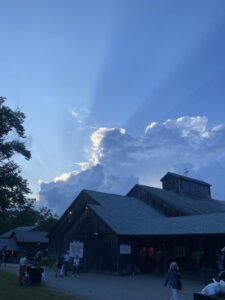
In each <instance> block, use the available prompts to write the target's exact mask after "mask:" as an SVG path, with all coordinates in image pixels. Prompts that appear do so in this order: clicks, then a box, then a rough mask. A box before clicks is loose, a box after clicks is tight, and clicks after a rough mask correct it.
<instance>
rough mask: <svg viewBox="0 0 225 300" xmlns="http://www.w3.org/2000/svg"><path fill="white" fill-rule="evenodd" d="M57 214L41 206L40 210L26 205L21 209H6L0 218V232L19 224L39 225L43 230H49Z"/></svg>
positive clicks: (54, 222) (55, 220) (53, 224)
mask: <svg viewBox="0 0 225 300" xmlns="http://www.w3.org/2000/svg"><path fill="white" fill-rule="evenodd" d="M58 218H59V217H58V216H57V215H56V214H53V212H52V210H50V209H48V208H47V207H45V206H43V207H42V208H41V209H40V210H36V209H34V207H33V206H32V205H28V206H26V207H24V208H23V209H20V210H18V209H13V210H8V211H7V212H6V213H5V216H4V219H1V218H0V234H2V233H4V232H7V231H9V230H11V229H14V228H16V227H19V226H31V225H35V224H36V225H39V226H40V227H41V228H42V229H44V230H45V231H48V232H49V231H50V230H51V229H52V228H53V227H54V226H55V224H56V223H57V221H58Z"/></svg>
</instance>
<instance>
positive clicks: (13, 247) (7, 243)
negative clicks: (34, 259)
mask: <svg viewBox="0 0 225 300" xmlns="http://www.w3.org/2000/svg"><path fill="white" fill-rule="evenodd" d="M2 249H5V250H6V251H18V247H17V243H16V240H15V239H14V238H12V239H5V238H0V251H1V250H2Z"/></svg>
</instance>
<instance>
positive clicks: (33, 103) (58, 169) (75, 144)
mask: <svg viewBox="0 0 225 300" xmlns="http://www.w3.org/2000/svg"><path fill="white" fill-rule="evenodd" d="M0 12H1V18H0V37H1V49H0V52H1V55H0V68H1V72H0V94H1V96H4V97H7V100H6V104H7V105H8V106H10V107H11V108H13V109H16V108H19V109H20V110H21V111H23V112H24V113H25V115H26V121H25V124H24V126H25V130H26V135H27V139H26V145H27V147H28V148H29V149H30V150H31V153H32V158H31V160H30V161H26V160H25V159H24V158H23V157H20V156H16V157H15V159H16V161H17V162H18V163H19V165H20V166H21V169H22V173H23V176H24V177H25V178H27V179H28V181H29V186H30V188H31V190H32V195H33V196H34V197H35V198H37V199H39V201H40V202H39V203H40V204H41V205H47V206H48V207H50V208H52V209H54V210H55V211H56V212H57V213H58V214H59V215H60V214H62V213H63V212H64V210H65V209H66V208H67V206H68V205H69V204H70V203H71V201H72V200H73V199H74V198H75V197H76V196H77V195H78V193H79V192H80V191H81V190H82V189H84V188H86V189H92V190H98V191H104V192H111V193H119V194H126V193H127V192H128V191H129V190H130V189H131V188H132V186H133V185H134V184H136V183H140V184H146V185H151V186H157V187H161V184H160V178H161V177H162V176H163V175H164V174H165V173H166V172H167V171H172V172H177V173H179V174H184V169H185V168H188V170H189V174H188V175H189V176H190V177H195V178H198V179H201V180H204V181H206V182H209V183H211V184H212V194H213V197H214V198H216V199H221V200H225V188H224V181H223V178H224V172H225V157H224V155H225V145H224V143H225V129H224V126H225V115H224V110H225V39H224V36H225V1H224V0H198V1H196V0H189V1H180V0H170V1H167V0H152V1H149V0H147V1H145V0H104V1H103V0H102V1H101V0H92V1H89V0H86V1H84V0H82V1H77V0H66V1H59V0H54V1H53V0H45V1H43V0H39V1H30V0H27V1H25V0H20V1H19V0H7V1H5V0H0Z"/></svg>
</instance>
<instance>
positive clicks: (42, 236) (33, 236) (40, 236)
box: [15, 230, 48, 243]
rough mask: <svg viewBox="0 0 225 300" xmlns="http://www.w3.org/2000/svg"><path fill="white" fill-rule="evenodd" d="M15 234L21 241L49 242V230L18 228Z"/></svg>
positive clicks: (18, 240)
mask: <svg viewBox="0 0 225 300" xmlns="http://www.w3.org/2000/svg"><path fill="white" fill-rule="evenodd" d="M15 235H16V240H17V242H20V243H48V238H46V235H47V232H41V231H22V230H16V231H15Z"/></svg>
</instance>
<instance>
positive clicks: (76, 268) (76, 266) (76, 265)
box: [72, 255, 80, 277]
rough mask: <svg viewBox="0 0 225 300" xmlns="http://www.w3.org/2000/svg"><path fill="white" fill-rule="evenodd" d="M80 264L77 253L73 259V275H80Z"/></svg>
mask: <svg viewBox="0 0 225 300" xmlns="http://www.w3.org/2000/svg"><path fill="white" fill-rule="evenodd" d="M79 265H80V259H79V256H78V255H76V257H75V258H74V260H73V274H72V276H74V274H76V277H79Z"/></svg>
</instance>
